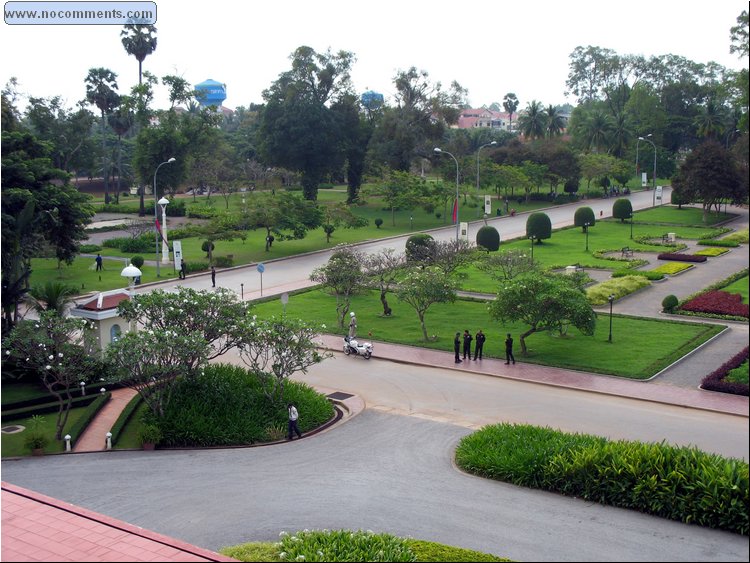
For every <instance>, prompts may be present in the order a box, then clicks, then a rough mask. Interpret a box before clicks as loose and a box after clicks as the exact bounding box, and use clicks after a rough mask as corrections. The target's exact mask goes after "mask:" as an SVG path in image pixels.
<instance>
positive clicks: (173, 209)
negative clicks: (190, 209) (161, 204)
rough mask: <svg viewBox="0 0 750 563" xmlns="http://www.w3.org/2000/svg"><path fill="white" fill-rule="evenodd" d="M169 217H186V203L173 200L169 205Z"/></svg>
mask: <svg viewBox="0 0 750 563" xmlns="http://www.w3.org/2000/svg"><path fill="white" fill-rule="evenodd" d="M166 210H167V217H184V216H185V213H186V212H187V211H186V210H185V201H184V200H181V199H176V198H172V200H171V201H170V202H169V205H167V208H166Z"/></svg>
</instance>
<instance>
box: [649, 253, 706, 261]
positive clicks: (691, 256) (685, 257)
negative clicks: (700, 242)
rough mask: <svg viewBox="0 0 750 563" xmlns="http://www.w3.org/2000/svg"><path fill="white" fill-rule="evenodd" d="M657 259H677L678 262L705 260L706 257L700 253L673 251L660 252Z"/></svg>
mask: <svg viewBox="0 0 750 563" xmlns="http://www.w3.org/2000/svg"><path fill="white" fill-rule="evenodd" d="M657 258H658V259H659V260H679V261H680V262H705V261H706V260H708V258H707V257H705V256H701V255H700V254H678V253H674V252H662V253H661V254H659V256H657Z"/></svg>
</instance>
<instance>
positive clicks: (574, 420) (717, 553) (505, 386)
mask: <svg viewBox="0 0 750 563" xmlns="http://www.w3.org/2000/svg"><path fill="white" fill-rule="evenodd" d="M363 366H366V368H364V367H363ZM301 379H303V380H305V381H307V382H308V383H313V384H324V385H325V386H327V387H329V388H338V389H341V390H343V391H349V392H353V393H358V394H361V395H362V396H363V397H365V399H366V402H367V406H368V408H367V409H366V410H364V411H363V412H362V414H359V415H358V416H355V417H354V418H351V419H349V420H348V421H346V422H345V423H344V424H341V425H338V426H336V427H334V428H332V429H330V430H328V431H326V432H323V433H321V434H318V435H315V436H311V437H309V438H306V439H303V440H298V441H294V442H290V443H285V444H282V445H278V446H273V447H259V448H239V449H223V450H222V449H220V450H197V451H193V450H184V451H156V452H140V451H138V452H109V453H95V454H82V455H76V454H73V455H60V456H45V457H44V458H41V459H38V458H37V459H32V458H26V459H23V460H19V461H10V462H9V461H4V462H3V479H4V480H6V481H10V482H11V483H13V484H16V485H20V486H23V487H27V488H30V489H33V490H36V491H39V492H41V493H44V494H47V495H50V496H53V497H56V498H60V499H62V500H65V501H68V502H72V503H74V504H76V505H79V506H82V507H84V508H88V509H91V510H95V511H98V512H101V513H104V514H107V515H109V516H113V517H116V518H119V519H122V520H125V521H127V522H130V523H132V524H136V525H138V526H142V527H145V528H148V529H151V530H153V531H156V532H159V533H163V534H167V535H170V536H173V537H175V538H178V539H181V540H185V541H188V542H190V543H193V544H195V545H199V546H202V547H205V548H208V549H214V550H215V549H219V548H221V547H222V546H225V545H232V544H236V543H241V542H244V541H252V540H264V541H273V540H275V539H276V538H277V537H278V534H279V532H280V531H282V530H285V531H296V530H300V529H304V528H311V529H312V528H329V529H337V528H349V529H357V528H361V529H371V530H376V531H387V532H391V533H394V534H397V535H401V536H412V537H415V538H422V539H427V540H433V541H439V542H443V543H447V544H452V545H459V546H463V547H467V548H473V549H478V550H482V551H486V552H491V553H496V554H499V555H503V556H507V557H510V558H512V559H514V560H517V561H747V559H748V542H747V538H746V537H742V536H738V535H735V534H729V533H726V532H720V531H716V530H709V529H704V528H700V527H696V526H689V525H685V524H681V523H678V522H672V521H669V520H664V519H661V518H655V517H651V516H647V515H644V514H640V513H637V512H634V511H628V510H622V509H616V508H611V507H606V506H601V505H598V504H594V503H589V502H583V501H581V500H577V499H573V498H566V497H562V496H560V495H556V494H551V493H546V492H541V491H535V490H530V489H525V488H522V487H515V486H513V485H509V484H506V483H499V482H493V481H489V480H486V479H481V478H477V477H473V476H470V475H466V474H464V473H462V472H460V471H458V470H457V469H456V467H455V466H454V465H453V463H452V459H453V452H454V449H455V446H456V444H457V442H458V441H459V440H460V439H461V437H463V436H465V435H467V434H468V433H469V432H471V429H472V428H473V427H477V426H480V425H483V424H486V423H489V422H497V421H501V420H505V421H513V422H529V423H532V424H542V425H547V424H548V425H551V426H553V427H559V428H563V429H566V430H571V431H582V432H589V433H596V434H602V435H607V436H610V437H613V438H627V439H641V440H648V441H651V440H661V439H666V440H668V441H670V442H674V443H681V444H687V443H694V444H697V445H700V446H701V447H704V448H705V449H707V450H709V451H715V452H717V453H722V454H725V455H729V454H732V455H740V456H744V457H745V458H746V459H747V444H748V427H747V418H745V417H738V416H731V415H724V414H717V413H710V412H706V411H696V410H692V409H685V408H677V407H665V406H663V405H656V404H653V403H648V402H644V401H637V400H628V399H622V398H620V397H608V396H604V395H597V394H589V393H583V392H578V391H568V390H562V389H558V388H553V387H549V386H544V385H533V384H528V383H524V382H517V381H508V380H502V379H497V378H491V377H486V376H478V375H474V374H468V373H463V372H458V371H454V370H450V369H435V368H431V369H427V368H420V367H418V366H408V365H402V364H395V363H391V362H386V361H383V360H376V359H373V360H371V361H370V362H368V363H365V362H364V361H362V360H359V359H358V358H347V357H344V356H341V355H337V357H336V359H334V360H332V361H330V362H326V363H325V364H323V365H321V366H316V367H315V368H314V369H313V370H311V372H310V374H309V376H303V377H301ZM301 414H302V416H304V413H301Z"/></svg>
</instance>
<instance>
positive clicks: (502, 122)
mask: <svg viewBox="0 0 750 563" xmlns="http://www.w3.org/2000/svg"><path fill="white" fill-rule="evenodd" d="M517 118H518V113H514V114H513V121H512V123H511V116H510V114H509V113H507V112H501V111H493V110H491V109H487V108H485V107H482V108H477V109H474V108H469V109H465V110H462V111H461V114H460V115H459V116H458V123H457V124H456V125H454V126H453V127H454V128H457V129H472V128H475V127H487V128H490V129H502V130H503V131H511V130H512V131H515V130H516V129H517V126H516V120H517ZM511 127H512V129H511Z"/></svg>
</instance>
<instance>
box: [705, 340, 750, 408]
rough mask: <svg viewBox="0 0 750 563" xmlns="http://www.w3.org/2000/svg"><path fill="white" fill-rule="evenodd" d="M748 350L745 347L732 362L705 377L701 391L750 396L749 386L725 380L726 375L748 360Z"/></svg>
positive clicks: (729, 361) (725, 363) (727, 362)
mask: <svg viewBox="0 0 750 563" xmlns="http://www.w3.org/2000/svg"><path fill="white" fill-rule="evenodd" d="M748 350H750V348H748V346H745V349H744V350H742V352H740V353H739V354H736V355H734V356H733V357H732V358H731V359H730V360H728V361H726V362H724V364H722V365H721V367H719V368H717V369H715V370H714V371H712V372H711V373H710V374H708V375H707V376H706V377H704V378H703V381H702V382H701V389H706V390H708V391H718V392H720V393H731V394H732V395H744V396H745V397H747V396H748V395H750V392H749V390H748V389H749V387H748V385H745V384H744V383H733V382H731V381H726V380H725V377H726V375H727V374H728V373H729V372H730V371H732V370H733V369H736V368H738V367H740V366H741V365H742V364H743V363H745V362H746V361H747V360H748V355H749V354H748Z"/></svg>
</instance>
